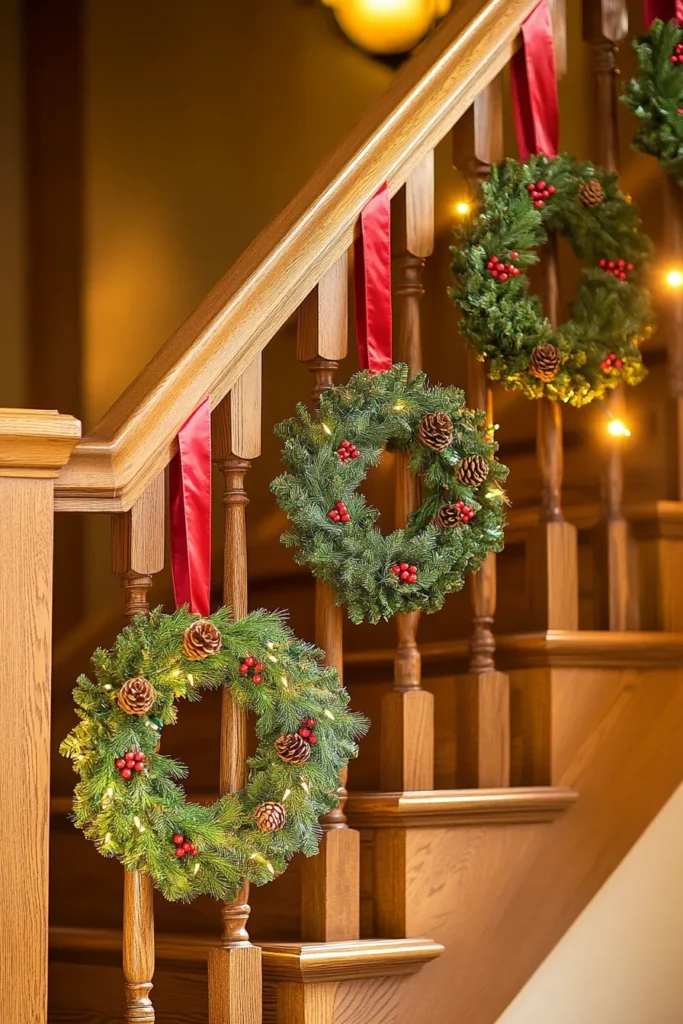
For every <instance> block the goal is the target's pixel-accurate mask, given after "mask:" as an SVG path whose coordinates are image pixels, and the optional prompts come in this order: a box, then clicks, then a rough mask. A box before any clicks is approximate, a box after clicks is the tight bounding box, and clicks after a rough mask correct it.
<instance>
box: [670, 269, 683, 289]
mask: <svg viewBox="0 0 683 1024" xmlns="http://www.w3.org/2000/svg"><path fill="white" fill-rule="evenodd" d="M666 283H667V284H668V286H669V288H680V287H681V285H683V273H682V272H681V271H680V270H670V271H669V273H668V274H667V275H666Z"/></svg>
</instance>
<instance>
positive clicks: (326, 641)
mask: <svg viewBox="0 0 683 1024" xmlns="http://www.w3.org/2000/svg"><path fill="white" fill-rule="evenodd" d="M347 346H348V260H347V255H346V253H344V255H343V256H342V257H341V258H340V259H339V260H338V261H337V262H336V263H335V264H334V266H333V267H332V268H331V269H330V270H329V271H328V273H327V274H325V276H324V277H323V278H322V280H321V281H320V283H319V284H318V286H317V287H316V288H314V289H313V291H312V292H311V293H310V294H309V295H308V296H307V298H306V299H305V300H304V302H303V303H302V304H301V306H300V308H299V324H298V338H297V356H298V358H299V359H300V360H302V361H303V362H305V363H306V365H307V366H308V368H309V370H310V371H311V373H312V374H313V382H314V383H313V400H314V403H315V404H316V405H317V403H318V400H319V398H320V396H321V395H322V393H323V392H324V391H325V390H326V389H327V388H329V387H332V386H333V384H334V374H335V371H336V369H337V366H338V364H339V360H340V359H343V358H344V357H345V355H346V352H347ZM342 615H343V611H342V609H341V608H339V607H337V605H336V604H335V601H334V592H333V590H332V588H331V587H329V586H328V585H327V584H326V583H323V582H322V581H321V580H316V584H315V642H316V644H317V645H318V647H320V648H321V649H322V650H323V651H325V662H326V664H328V665H333V666H334V667H335V668H336V669H337V672H338V673H339V678H340V680H342V681H343V678H344V664H343V641H342ZM346 778H347V773H346V772H344V773H343V774H342V777H341V780H340V787H339V790H338V795H339V806H338V807H336V808H335V809H334V810H332V811H330V813H329V814H326V815H325V817H324V818H323V819H322V821H321V825H322V827H323V830H324V835H323V839H322V842H321V844H320V852H319V854H318V856H317V857H311V858H307V859H306V860H305V861H304V862H303V864H302V904H301V928H302V933H301V937H302V939H304V940H305V941H310V942H343V941H346V940H351V939H357V938H358V936H359V934H360V920H359V917H360V836H359V834H358V832H356V831H355V830H354V829H350V828H349V827H348V825H347V823H346V815H345V814H344V806H345V804H346V797H347V791H346Z"/></svg>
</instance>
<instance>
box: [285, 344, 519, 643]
mask: <svg viewBox="0 0 683 1024" xmlns="http://www.w3.org/2000/svg"><path fill="white" fill-rule="evenodd" d="M275 433H276V434H277V436H278V437H280V438H281V439H282V440H283V441H284V442H285V445H284V452H283V461H284V463H285V466H286V467H287V469H288V470H289V472H288V473H285V474H284V475H282V476H280V477H278V478H277V480H274V481H273V483H272V484H271V489H272V490H273V492H274V493H275V495H276V496H277V499H278V502H279V504H280V506H281V508H282V509H283V510H284V511H285V512H286V513H287V516H288V518H289V520H290V522H291V524H292V528H291V530H290V532H289V533H287V534H283V537H282V540H283V543H285V544H286V545H288V546H291V547H296V548H298V551H297V553H296V555H295V558H296V561H297V562H299V564H302V565H308V566H309V567H310V568H311V571H312V572H313V574H314V575H315V576H317V577H318V578H319V579H321V580H324V581H325V582H326V583H328V584H329V585H330V586H331V587H332V588H333V590H334V591H335V594H336V600H337V603H338V604H345V605H346V606H347V611H348V615H349V618H350V619H351V620H352V621H353V622H362V621H363V620H364V619H367V620H369V621H370V622H373V623H375V622H377V621H378V620H379V619H380V618H381V617H384V618H390V617H391V616H392V615H394V614H396V612H410V611H417V610H423V611H428V612H433V611H437V610H438V609H439V608H441V607H442V606H443V603H444V599H445V596H446V594H449V593H451V592H452V591H454V590H460V589H461V588H462V587H463V585H464V582H465V576H466V574H467V573H468V572H471V571H475V570H477V569H478V568H479V566H480V565H481V563H482V561H483V560H484V559H485V558H486V556H487V554H488V553H489V552H490V551H500V550H502V547H503V502H504V500H505V495H504V493H503V491H502V490H501V488H500V484H501V483H502V481H503V480H504V479H505V477H506V475H507V469H506V467H505V466H502V465H501V464H500V463H499V462H497V461H496V460H495V458H494V453H495V451H496V449H497V445H496V443H495V442H494V441H493V438H492V430H491V428H490V427H488V426H487V424H486V422H485V414H484V413H483V412H481V411H478V412H474V411H471V410H469V409H467V408H465V401H464V395H463V393H462V391H460V390H459V389H457V388H451V387H449V388H445V387H441V386H438V387H430V386H429V383H428V381H427V378H426V376H425V375H424V374H423V373H420V374H418V375H417V376H416V377H413V378H412V379H409V377H408V367H407V366H404V365H401V364H396V365H395V366H393V367H392V368H391V369H390V370H387V371H386V372H383V373H377V374H372V373H370V372H368V371H367V370H364V371H361V372H360V373H357V374H355V376H353V377H352V378H351V380H350V381H349V383H348V384H345V385H342V386H340V387H335V388H330V389H328V390H327V391H325V392H324V393H323V395H322V397H321V399H320V407H319V410H318V412H317V414H316V415H311V414H310V412H309V411H308V409H307V408H306V407H305V406H304V405H299V406H297V417H296V418H294V419H289V420H285V421H284V422H283V423H280V424H279V425H278V426H277V427H276V428H275ZM384 448H386V449H387V450H388V451H402V452H408V453H409V455H410V469H411V471H412V472H413V473H416V474H420V475H421V476H422V481H423V491H424V497H423V501H422V504H421V506H420V508H419V509H418V510H417V511H416V512H414V513H413V514H412V515H411V517H410V519H409V521H408V524H407V526H406V528H405V529H402V530H395V531H394V532H393V533H391V534H389V535H388V536H384V535H383V534H381V533H380V531H379V530H378V528H377V527H376V525H375V524H376V522H377V518H378V516H379V513H378V511H377V509H375V508H372V507H370V506H369V505H368V504H367V503H366V501H365V498H364V497H363V495H362V494H359V493H358V488H359V487H360V485H361V484H362V482H363V480H364V479H365V476H366V473H367V470H368V468H369V467H370V466H374V465H377V463H378V462H379V461H380V459H381V455H382V451H383V449H384Z"/></svg>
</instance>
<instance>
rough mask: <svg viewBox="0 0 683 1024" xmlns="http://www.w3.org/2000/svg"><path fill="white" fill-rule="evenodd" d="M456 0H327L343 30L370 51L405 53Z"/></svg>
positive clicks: (325, 0) (325, 2)
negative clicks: (453, 0)
mask: <svg viewBox="0 0 683 1024" xmlns="http://www.w3.org/2000/svg"><path fill="white" fill-rule="evenodd" d="M451 2H452V0H323V3H324V4H325V5H326V6H327V7H331V8H332V9H333V11H334V16H335V18H336V19H337V22H338V24H339V27H340V28H341V30H342V31H343V32H344V33H345V34H346V35H347V36H348V37H349V39H350V40H351V41H352V42H354V43H356V44H357V45H358V46H360V47H362V48H363V49H364V50H369V51H370V53H405V52H406V51H407V50H412V48H413V47H414V46H415V45H416V44H417V43H419V42H420V40H421V39H422V37H423V36H425V35H426V34H427V32H429V30H430V28H431V27H432V25H433V23H434V21H435V20H436V19H437V18H441V17H443V15H445V14H448V11H449V10H450V7H451Z"/></svg>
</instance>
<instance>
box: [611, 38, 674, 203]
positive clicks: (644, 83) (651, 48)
mask: <svg viewBox="0 0 683 1024" xmlns="http://www.w3.org/2000/svg"><path fill="white" fill-rule="evenodd" d="M633 47H634V49H635V51H636V56H637V58H638V69H639V70H638V74H637V75H636V76H635V78H632V79H631V80H630V81H629V82H628V83H627V84H626V88H625V90H624V95H623V97H622V99H623V101H624V103H625V104H626V105H627V106H628V107H630V109H631V110H632V111H633V113H634V114H635V115H636V117H637V118H639V119H640V120H641V122H642V126H641V129H640V131H639V132H638V134H637V135H636V137H635V139H634V140H633V145H634V146H635V148H636V149H638V150H640V151H641V153H647V154H649V155H650V156H654V157H656V158H657V159H658V160H659V162H660V164H661V165H662V167H663V168H664V170H665V171H666V172H667V173H668V174H671V175H672V176H673V178H674V179H675V181H676V182H677V184H678V185H683V24H679V23H678V22H677V21H676V20H675V19H672V20H671V21H661V20H659V19H656V20H655V21H653V22H652V26H651V28H650V31H649V32H647V33H646V34H645V35H642V36H639V37H638V38H637V39H635V40H634V43H633Z"/></svg>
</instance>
